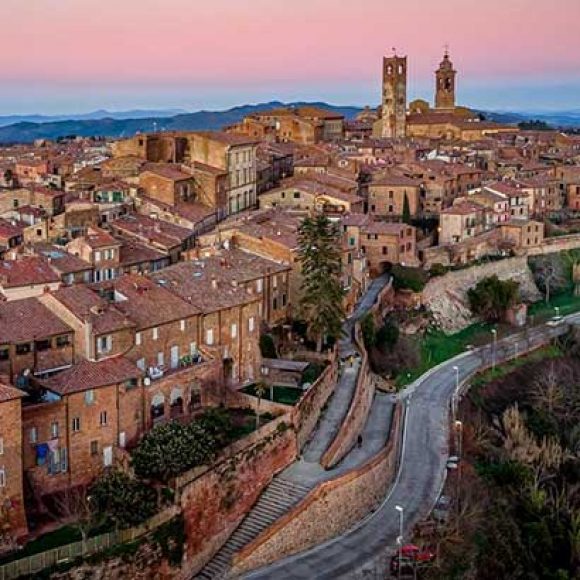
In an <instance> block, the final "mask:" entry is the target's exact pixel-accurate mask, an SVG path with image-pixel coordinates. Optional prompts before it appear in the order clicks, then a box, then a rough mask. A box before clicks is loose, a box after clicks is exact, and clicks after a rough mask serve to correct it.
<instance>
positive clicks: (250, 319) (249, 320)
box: [248, 316, 254, 332]
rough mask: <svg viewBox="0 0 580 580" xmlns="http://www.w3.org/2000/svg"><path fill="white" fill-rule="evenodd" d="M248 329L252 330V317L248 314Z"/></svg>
mask: <svg viewBox="0 0 580 580" xmlns="http://www.w3.org/2000/svg"><path fill="white" fill-rule="evenodd" d="M248 330H249V331H250V332H254V317H253V316H250V318H249V319H248Z"/></svg>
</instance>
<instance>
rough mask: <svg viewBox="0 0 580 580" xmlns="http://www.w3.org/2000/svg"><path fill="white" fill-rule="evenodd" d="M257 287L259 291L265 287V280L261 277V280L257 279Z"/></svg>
mask: <svg viewBox="0 0 580 580" xmlns="http://www.w3.org/2000/svg"><path fill="white" fill-rule="evenodd" d="M256 289H257V290H258V292H262V290H263V289H264V280H262V279H261V278H260V279H259V280H256Z"/></svg>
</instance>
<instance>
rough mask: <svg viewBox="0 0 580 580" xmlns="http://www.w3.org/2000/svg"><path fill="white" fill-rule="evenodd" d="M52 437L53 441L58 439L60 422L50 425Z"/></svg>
mask: <svg viewBox="0 0 580 580" xmlns="http://www.w3.org/2000/svg"><path fill="white" fill-rule="evenodd" d="M50 436H51V437H52V439H56V438H57V437H58V421H53V422H52V423H51V424H50Z"/></svg>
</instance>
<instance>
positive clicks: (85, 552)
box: [0, 506, 179, 580]
mask: <svg viewBox="0 0 580 580" xmlns="http://www.w3.org/2000/svg"><path fill="white" fill-rule="evenodd" d="M178 513H179V508H178V507H177V506H171V507H170V508H168V509H166V510H164V511H162V512H160V513H158V514H156V515H155V516H153V517H152V518H151V519H150V520H148V521H147V522H145V523H144V524H142V525H140V526H137V527H135V528H130V529H128V530H116V531H113V532H107V533H106V534H101V535H99V536H95V537H93V538H89V539H88V540H87V541H86V542H85V543H84V546H83V542H74V543H72V544H67V545H65V546H60V547H58V548H53V549H52V550H47V551H46V552H40V553H38V554H33V555H32V556H26V557H24V558H20V559H18V560H14V561H13V562H9V563H8V564H4V565H2V566H0V580H14V579H15V578H19V577H20V576H25V575H32V574H37V573H38V572H40V571H41V570H45V569H46V568H51V567H52V566H56V565H57V564H64V563H67V562H73V561H74V560H76V559H77V558H80V557H86V556H91V555H93V554H98V553H99V552H103V551H105V550H108V549H109V548H112V547H113V546H116V545H118V544H124V543H127V542H133V541H134V540H137V539H138V538H141V537H142V536H144V535H145V534H147V533H148V532H150V531H151V530H154V529H155V528H158V527H159V526H162V525H163V524H165V523H167V522H168V521H169V520H171V519H172V518H173V517H175V516H176V515H177V514H178Z"/></svg>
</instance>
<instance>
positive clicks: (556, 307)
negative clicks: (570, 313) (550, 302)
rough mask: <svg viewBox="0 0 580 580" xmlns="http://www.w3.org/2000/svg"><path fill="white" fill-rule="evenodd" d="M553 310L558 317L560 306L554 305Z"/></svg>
mask: <svg viewBox="0 0 580 580" xmlns="http://www.w3.org/2000/svg"><path fill="white" fill-rule="evenodd" d="M554 312H555V313H556V318H560V307H559V306H554Z"/></svg>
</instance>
